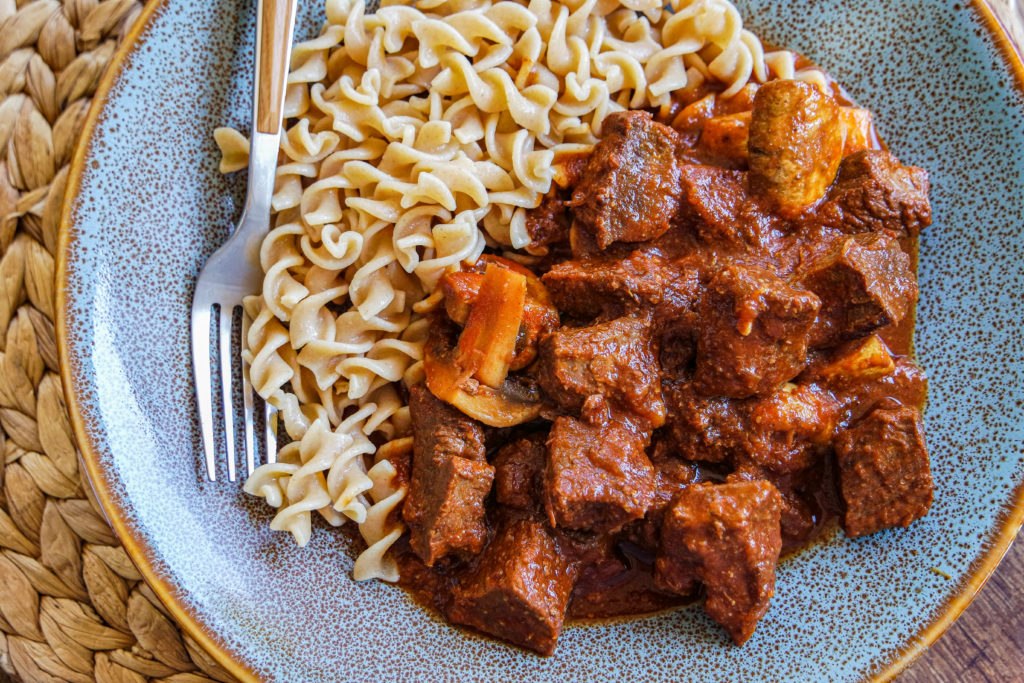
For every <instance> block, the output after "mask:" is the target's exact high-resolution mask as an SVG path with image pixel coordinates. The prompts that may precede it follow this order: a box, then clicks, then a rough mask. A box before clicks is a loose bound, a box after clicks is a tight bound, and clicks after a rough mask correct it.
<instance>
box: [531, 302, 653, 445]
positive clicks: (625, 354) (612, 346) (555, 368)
mask: <svg viewBox="0 0 1024 683" xmlns="http://www.w3.org/2000/svg"><path fill="white" fill-rule="evenodd" d="M537 381H538V383H539V384H540V386H541V388H542V389H543V390H544V392H545V393H546V394H547V396H548V397H550V398H551V399H552V400H554V401H555V402H556V403H557V404H558V405H559V406H561V407H562V408H563V409H565V410H569V411H574V412H578V411H581V410H583V409H584V407H585V406H586V407H588V408H590V407H591V406H593V405H594V403H595V399H591V397H597V399H596V402H597V403H603V402H605V401H607V402H608V403H610V404H612V406H614V407H617V408H618V409H620V410H624V411H627V412H628V413H629V414H630V415H635V416H636V417H637V418H638V419H640V420H642V421H645V422H646V423H647V424H648V425H649V426H650V427H651V428H654V427H659V426H661V424H662V423H663V422H664V421H665V404H664V402H663V401H662V399H661V384H660V382H661V378H660V374H659V370H658V358H657V355H656V353H655V346H654V343H653V340H652V330H651V321H650V318H649V317H624V318H617V319H615V320H610V321H608V322H604V323H599V324H597V325H592V326H590V327H582V328H575V329H572V328H565V327H563V328H561V329H559V330H557V331H555V332H554V333H553V334H551V335H550V336H548V337H547V338H546V339H545V340H544V341H543V342H541V346H540V367H539V370H538V373H537ZM588 400H589V401H590V402H589V403H588Z"/></svg>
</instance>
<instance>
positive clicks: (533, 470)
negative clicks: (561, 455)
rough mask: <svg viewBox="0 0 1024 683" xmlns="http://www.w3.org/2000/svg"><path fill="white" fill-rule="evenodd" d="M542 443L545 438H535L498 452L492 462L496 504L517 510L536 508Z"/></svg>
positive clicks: (539, 435) (511, 444)
mask: <svg viewBox="0 0 1024 683" xmlns="http://www.w3.org/2000/svg"><path fill="white" fill-rule="evenodd" d="M546 440H547V438H546V435H544V434H535V435H531V436H529V437H526V438H523V439H518V440H516V441H513V442H512V443H510V444H507V445H505V446H504V447H502V449H501V450H499V451H498V455H497V456H496V457H495V458H494V461H493V462H494V470H495V471H494V496H495V498H496V499H497V501H498V502H499V503H501V504H502V505H508V506H509V507H514V508H519V509H521V510H533V509H536V508H539V505H540V492H541V477H542V476H543V474H544V460H545V453H546V449H547V446H546V445H545V442H546Z"/></svg>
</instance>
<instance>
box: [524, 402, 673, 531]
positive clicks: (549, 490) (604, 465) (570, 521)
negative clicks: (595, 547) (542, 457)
mask: <svg viewBox="0 0 1024 683" xmlns="http://www.w3.org/2000/svg"><path fill="white" fill-rule="evenodd" d="M644 441H645V439H644V437H643V436H641V435H640V434H637V433H636V432H634V431H633V430H632V429H630V428H628V427H626V426H625V425H623V424H621V423H619V422H616V421H610V422H609V423H607V424H605V425H603V426H601V425H590V424H587V423H585V422H582V421H580V420H577V419H574V418H571V417H559V418H557V419H556V420H555V422H554V424H553V425H552V426H551V433H550V434H549V436H548V460H547V466H546V468H545V470H544V506H545V509H546V510H547V514H548V518H549V519H550V520H551V524H552V526H558V527H564V528H568V529H582V530H589V531H598V532H612V531H616V530H618V529H619V528H621V527H622V525H624V524H625V523H627V522H629V521H631V520H634V519H639V518H640V517H643V516H644V513H645V512H646V511H647V507H648V506H649V505H650V504H651V500H652V497H653V495H654V482H655V479H654V469H653V468H652V467H651V462H650V460H648V459H647V455H646V454H645V453H644Z"/></svg>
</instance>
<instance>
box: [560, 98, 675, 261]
mask: <svg viewBox="0 0 1024 683" xmlns="http://www.w3.org/2000/svg"><path fill="white" fill-rule="evenodd" d="M602 126H603V127H604V138H603V139H602V140H601V142H599V143H598V144H597V146H596V147H594V152H593V154H592V155H591V157H590V162H589V163H588V164H587V169H586V171H584V173H583V177H582V180H581V181H580V183H579V185H577V186H576V190H575V192H573V196H572V201H571V202H570V203H569V205H570V206H572V207H574V209H575V213H576V219H577V220H578V221H579V222H580V223H581V224H582V225H583V226H584V228H585V229H587V230H588V231H589V232H590V234H591V236H592V237H593V239H594V241H595V242H596V244H597V247H598V248H600V249H605V248H607V247H608V246H609V245H610V244H612V243H613V242H644V241H647V240H652V239H654V238H656V237H659V236H661V235H662V233H664V232H665V231H666V230H668V229H669V226H670V225H671V222H672V219H673V218H674V217H675V215H676V211H677V210H678V208H679V198H678V194H679V169H678V165H677V163H676V156H675V155H676V149H677V148H678V147H679V145H680V140H679V135H678V133H676V132H675V131H674V130H672V129H671V128H669V127H668V126H665V125H663V124H660V123H656V122H655V121H654V120H653V119H652V118H651V115H650V114H649V113H648V112H644V111H624V112H616V113H614V114H610V115H609V116H608V117H607V118H606V119H605V120H604V123H603V124H602Z"/></svg>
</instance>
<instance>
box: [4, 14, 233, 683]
mask: <svg viewBox="0 0 1024 683" xmlns="http://www.w3.org/2000/svg"><path fill="white" fill-rule="evenodd" d="M141 9H142V4H141V3H140V2H137V1H136V0H0V429H2V431H0V454H2V455H3V457H2V459H0V668H2V669H3V670H4V671H6V672H7V673H8V674H10V675H11V676H13V677H14V678H15V679H17V680H21V681H26V682H27V681H76V682H77V681H81V682H83V683H87V682H88V681H92V680H97V681H118V682H122V681H123V682H129V681H145V680H161V681H168V682H170V681H173V682H175V683H188V682H190V681H209V680H211V679H216V680H220V681H230V680H232V679H231V677H230V676H229V675H228V674H227V673H226V672H225V671H223V670H222V669H221V668H220V667H219V666H217V664H216V663H215V662H214V661H213V660H212V659H211V658H210V656H209V655H208V654H206V652H205V651H203V650H202V648H201V647H200V646H199V645H198V644H196V643H195V642H194V641H192V640H191V639H190V638H189V637H188V636H186V635H184V634H183V633H181V632H180V631H179V630H178V628H177V626H176V625H175V624H174V622H173V621H172V620H171V619H170V617H169V616H168V614H167V613H166V611H165V609H164V607H163V606H162V605H161V603H160V601H159V600H158V599H157V597H156V596H155V595H154V594H153V592H152V591H151V590H150V589H149V587H148V586H147V585H146V584H145V583H144V582H143V581H141V577H140V576H139V574H138V572H137V571H136V569H135V567H134V566H133V565H132V563H131V561H130V560H129V559H128V556H127V555H126V554H125V552H124V550H123V549H122V548H121V547H120V546H119V545H118V543H117V539H116V538H115V537H114V534H113V533H112V532H111V530H110V528H109V527H108V526H107V524H106V522H105V521H104V520H103V516H102V514H101V513H100V511H99V508H98V506H97V504H96V501H95V500H93V499H92V498H91V492H90V491H89V488H88V485H87V484H85V483H83V482H82V480H81V474H82V473H81V472H80V471H79V465H78V458H77V453H76V447H75V440H74V435H73V433H72V430H71V426H70V423H69V420H68V417H67V411H66V408H65V405H64V395H63V392H62V388H61V380H60V376H59V374H58V365H57V347H56V342H55V339H54V256H55V252H56V248H57V230H58V225H59V222H60V213H61V208H62V204H63V198H64V190H65V187H66V184H67V177H68V163H69V162H70V160H71V157H72V155H73V153H74V150H75V145H76V144H77V142H78V138H79V136H80V134H81V130H82V126H83V123H84V120H85V117H86V112H87V111H88V108H89V104H90V101H91V98H92V96H93V94H94V93H95V91H96V86H97V84H98V82H99V80H100V77H101V75H102V74H103V71H104V69H105V68H106V66H107V64H108V63H109V62H110V59H111V58H112V57H113V55H114V51H115V49H116V47H117V45H118V43H119V42H120V41H121V39H122V38H123V36H124V34H125V33H126V32H127V29H128V27H130V26H131V24H132V22H133V21H134V20H135V19H136V18H137V17H138V15H139V12H140V11H141Z"/></svg>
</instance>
